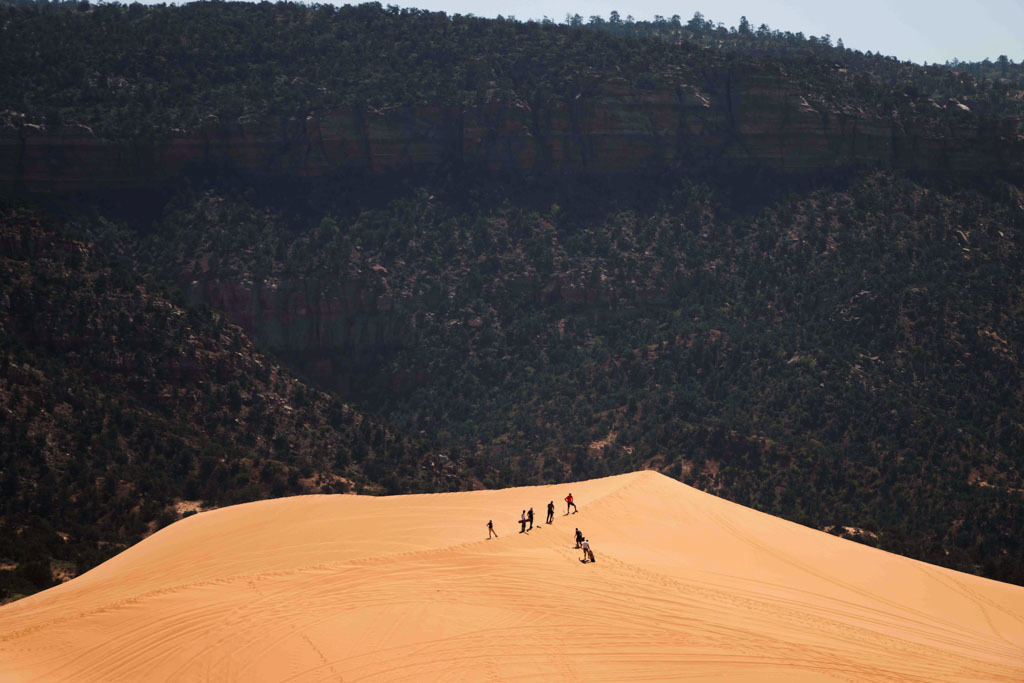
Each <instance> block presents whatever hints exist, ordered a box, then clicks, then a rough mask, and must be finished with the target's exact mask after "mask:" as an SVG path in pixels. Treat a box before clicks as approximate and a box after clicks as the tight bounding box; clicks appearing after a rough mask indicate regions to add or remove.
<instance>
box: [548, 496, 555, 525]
mask: <svg viewBox="0 0 1024 683" xmlns="http://www.w3.org/2000/svg"><path fill="white" fill-rule="evenodd" d="M554 518H555V501H551V502H550V503H548V520H547V523H548V524H551V521H552V520H553V519H554Z"/></svg>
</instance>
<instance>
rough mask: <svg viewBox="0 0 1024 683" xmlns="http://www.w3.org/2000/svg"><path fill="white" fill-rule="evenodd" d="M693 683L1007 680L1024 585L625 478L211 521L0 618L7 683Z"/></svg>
mask: <svg viewBox="0 0 1024 683" xmlns="http://www.w3.org/2000/svg"><path fill="white" fill-rule="evenodd" d="M569 491H572V493H573V495H574V497H575V499H576V502H577V504H578V505H579V506H580V507H579V514H576V515H570V516H562V515H561V512H562V511H563V510H562V508H563V507H564V503H563V502H562V499H563V498H564V497H565V495H566V494H567V493H568V492H569ZM549 500H554V501H555V503H556V510H557V511H558V514H556V516H555V519H554V523H553V524H551V525H546V526H545V525H541V526H542V527H543V528H540V529H538V530H535V531H533V532H530V533H528V534H520V533H518V532H519V528H518V527H519V525H518V524H517V523H516V520H518V517H519V512H520V510H522V509H523V508H529V507H533V508H534V510H542V511H546V505H547V503H548V501H549ZM488 519H493V520H494V522H495V530H496V531H497V532H498V533H499V534H501V536H500V537H499V538H496V539H491V540H487V527H486V524H487V520H488ZM577 526H578V527H580V529H581V530H582V531H583V532H584V534H585V535H586V536H587V537H588V538H589V539H590V541H591V543H592V547H593V550H594V553H595V556H596V559H597V562H596V563H594V564H589V563H588V564H580V563H579V562H578V560H579V559H580V557H581V552H580V551H579V550H576V549H574V547H573V545H574V541H573V533H574V530H575V528H576V527H577ZM690 677H693V678H699V677H712V678H715V679H725V680H730V679H732V680H736V679H739V680H757V681H764V680H779V681H782V680H785V681H791V680H822V679H825V680H845V681H893V680H908V681H947V680H988V681H993V680H995V681H998V680H1004V681H1021V680H1024V588H1021V587H1018V586H1011V585H1008V584H1001V583H997V582H994V581H989V580H987V579H982V578H978V577H975V576H970V575H967V574H961V573H958V572H953V571H950V570H946V569H941V568H938V567H934V566H931V565H927V564H923V563H920V562H917V561H914V560H909V559H906V558H903V557H899V556H896V555H892V554H889V553H885V552H882V551H879V550H876V549H873V548H869V547H866V546H862V545H859V544H856V543H853V542H849V541H844V540H841V539H838V538H834V537H832V536H829V535H828V534H824V533H821V532H818V531H815V530H812V529H808V528H805V527H802V526H799V525H797V524H792V523H790V522H786V521H783V520H780V519H777V518H774V517H771V516H768V515H764V514H761V513H758V512H755V511H753V510H749V509H747V508H743V507H741V506H738V505H735V504H732V503H729V502H727V501H724V500H721V499H718V498H715V497H714V496H711V495H708V494H705V493H701V492H699V491H697V490H695V489H692V488H690V487H688V486H685V485H684V484H681V483H679V482H677V481H674V480H672V479H669V478H667V477H664V476H662V475H659V474H656V473H653V472H637V473H633V474H626V475H620V476H616V477H608V478H605V479H596V480H592V481H586V482H580V483H575V484H571V485H559V486H541V487H530V488H519V489H504V490H499V491H474V492H468V493H449V494H435V495H421V496H395V497H388V498H364V497H355V496H305V497H297V498H287V499H281V500H272V501H262V502H258V503H250V504H247V505H240V506H235V507H230V508H224V509H221V510H214V511H212V512H207V513H203V514H200V515H196V516H194V517H190V518H188V519H185V520H183V521H181V522H178V523H176V524H173V525H171V526H170V527H168V528H166V529H164V530H161V531H160V532H158V533H157V534H154V535H153V536H152V537H150V538H148V539H146V540H145V541H144V542H142V543H140V544H139V545H137V546H135V547H133V548H131V549H129V550H127V551H126V552H124V553H122V554H121V555H118V556H117V557H115V558H113V559H112V560H110V561H109V562H106V563H105V564H103V565H101V566H100V567H97V568H96V569H94V570H92V571H90V572H88V573H86V574H85V575H83V576H81V577H79V578H77V579H75V580H73V581H71V582H69V583H67V584H64V585H61V586H58V587H56V588H53V589H50V590H48V591H45V592H43V593H40V594H38V595H34V596H31V597H29V598H25V599H24V600H21V601H19V602H16V603H13V604H11V605H8V606H6V607H3V608H0V680H3V681H22V680H26V681H76V682H87V681H104V682H106V681H120V680H123V681H180V680H197V681H246V682H248V681H360V680H381V681H394V680H413V679H416V680H422V679H435V678H445V679H449V680H480V679H485V680H506V679H512V678H516V679H519V678H523V679H525V678H535V679H547V680H552V679H554V680H567V681H572V680H586V681H595V680H616V681H621V680H630V679H662V680H664V679H681V678H690Z"/></svg>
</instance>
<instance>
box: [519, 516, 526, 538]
mask: <svg viewBox="0 0 1024 683" xmlns="http://www.w3.org/2000/svg"><path fill="white" fill-rule="evenodd" d="M519 524H520V527H519V533H521V534H525V533H526V510H523V514H521V515H519Z"/></svg>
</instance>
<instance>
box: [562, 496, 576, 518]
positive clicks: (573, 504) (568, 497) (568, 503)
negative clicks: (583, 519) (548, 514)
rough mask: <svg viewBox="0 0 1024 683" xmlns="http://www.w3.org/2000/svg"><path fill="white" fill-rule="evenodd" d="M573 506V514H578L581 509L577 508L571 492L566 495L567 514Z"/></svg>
mask: <svg viewBox="0 0 1024 683" xmlns="http://www.w3.org/2000/svg"><path fill="white" fill-rule="evenodd" d="M570 507H571V508H572V514H574V515H575V514H576V513H577V512H579V510H577V509H576V503H574V502H572V494H571V493H570V494H569V495H568V496H566V497H565V514H569V508H570Z"/></svg>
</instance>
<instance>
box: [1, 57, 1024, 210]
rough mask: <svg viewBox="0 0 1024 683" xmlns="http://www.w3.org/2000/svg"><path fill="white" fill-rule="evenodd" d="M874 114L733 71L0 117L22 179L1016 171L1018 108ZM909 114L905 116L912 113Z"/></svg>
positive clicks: (6, 158)
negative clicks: (184, 113) (689, 79)
mask: <svg viewBox="0 0 1024 683" xmlns="http://www.w3.org/2000/svg"><path fill="white" fill-rule="evenodd" d="M931 109H932V111H930V112H927V113H926V114H925V115H922V116H921V117H917V116H914V115H913V107H912V106H911V107H909V110H908V111H902V110H901V112H893V113H892V114H891V115H888V116H879V115H877V114H873V113H867V112H864V111H861V110H849V109H847V110H839V109H836V108H828V107H825V106H823V105H812V104H811V103H809V101H808V98H807V97H805V93H801V91H800V88H799V87H798V85H797V84H796V83H795V82H793V81H792V80H791V79H789V78H787V77H786V76H785V75H784V74H783V73H781V72H780V71H778V70H776V69H771V68H767V67H761V68H744V69H734V70H731V71H726V72H723V73H719V74H717V75H714V76H711V77H708V79H707V80H706V81H705V82H703V83H702V84H700V85H699V86H697V85H692V84H680V85H677V86H675V87H672V88H669V87H663V88H660V89H650V90H644V89H639V88H636V87H633V86H631V85H629V84H627V83H626V82H625V81H620V80H615V79H612V80H608V81H605V82H603V83H601V84H599V85H597V86H595V87H594V88H593V89H591V90H590V91H588V92H584V93H582V94H580V95H578V96H576V97H574V98H567V99H564V100H557V101H552V102H546V103H545V102H534V103H527V102H515V103H509V102H490V103H486V104H480V105H467V106H419V107H394V108H384V109H365V110H364V109H352V108H348V109H339V110H336V111H332V112H327V113H322V114H318V115H316V116H310V117H307V118H306V119H305V120H300V119H287V120H270V121H259V122H257V121H252V120H247V119H245V118H243V119H240V120H237V121H233V122H223V121H217V120H215V119H211V121H210V122H208V123H207V124H206V125H205V126H203V127H202V128H201V130H199V131H196V132H194V133H188V134H186V133H181V134H177V135H172V136H170V137H168V138H166V139H163V140H159V141H157V140H150V141H135V142H112V141H108V140H103V139H101V138H98V137H96V136H95V135H93V134H92V132H91V131H90V130H89V129H88V128H85V127H84V126H65V127H61V128H59V129H56V130H45V129H43V128H41V127H34V126H27V125H26V126H21V127H18V128H13V127H11V128H7V129H5V130H0V183H4V184H7V185H14V186H17V187H20V188H23V189H29V190H58V191H59V190H65V189H68V190H81V189H98V188H100V189H108V188H118V187H142V186H152V185H156V184H160V183H162V182H164V181H166V180H169V179H171V178H174V177H176V176H178V175H179V174H181V173H183V172H186V171H187V170H189V169H190V168H195V167H199V168H214V169H216V168H223V169H226V170H230V171H232V172H236V173H242V174H246V175H251V176H255V177H275V176H281V175H289V176H320V175H323V174H325V173H331V172H337V171H352V172H361V173H386V172H391V171H402V170H409V169H416V168H430V167H434V166H438V165H452V166H455V167H463V168H467V169H472V170H477V171H486V172H492V173H504V172H513V173H527V174H534V173H575V172H592V173H636V172H651V171H657V170H660V169H665V168H674V167H687V166H692V165H694V164H705V163H715V164H716V165H717V166H719V167H727V168H745V167H767V168H772V169H778V170H783V171H812V170H816V169H832V168H843V167H850V166H854V167H856V166H887V167H895V168H904V169H910V170H918V171H928V172H967V173H972V172H991V171H1012V172H1019V171H1022V170H1024V138H1022V137H1020V136H1018V135H1017V133H1016V130H1017V121H1016V120H1012V119H1005V120H989V119H983V118H982V117H979V116H976V115H974V114H973V113H971V112H970V111H969V110H966V108H965V107H963V106H961V105H958V104H957V103H950V104H947V105H946V106H945V107H940V106H938V105H934V106H933V107H932V108H931ZM908 113H910V114H911V115H910V116H908V115H907V114H908Z"/></svg>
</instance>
